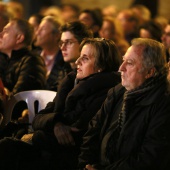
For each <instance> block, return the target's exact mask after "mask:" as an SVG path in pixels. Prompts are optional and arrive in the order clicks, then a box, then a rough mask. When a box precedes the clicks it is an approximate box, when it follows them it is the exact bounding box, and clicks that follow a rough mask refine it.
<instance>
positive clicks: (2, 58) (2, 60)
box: [0, 2, 11, 79]
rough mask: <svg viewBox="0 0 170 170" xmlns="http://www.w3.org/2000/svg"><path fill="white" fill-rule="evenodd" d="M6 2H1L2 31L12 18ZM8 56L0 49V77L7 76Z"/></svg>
mask: <svg viewBox="0 0 170 170" xmlns="http://www.w3.org/2000/svg"><path fill="white" fill-rule="evenodd" d="M6 8H7V6H6V3H3V2H0V32H2V31H3V28H4V26H5V25H7V23H8V22H9V20H10V19H11V15H10V14H9V12H8V11H7V9H6ZM7 63H8V61H7V56H6V55H5V54H3V53H2V52H1V51H0V77H1V79H4V77H5V67H6V66H7Z"/></svg>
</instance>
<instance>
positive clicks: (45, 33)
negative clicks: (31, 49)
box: [35, 20, 57, 48]
mask: <svg viewBox="0 0 170 170" xmlns="http://www.w3.org/2000/svg"><path fill="white" fill-rule="evenodd" d="M52 31H53V25H52V23H50V22H48V21H46V20H44V21H42V22H41V23H40V25H39V27H38V30H37V32H36V42H35V45H37V46H40V47H42V48H45V47H46V46H47V47H48V46H51V45H52V46H53V45H57V44H56V36H55V34H53V32H52Z"/></svg>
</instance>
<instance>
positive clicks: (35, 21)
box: [28, 14, 43, 52]
mask: <svg viewBox="0 0 170 170" xmlns="http://www.w3.org/2000/svg"><path fill="white" fill-rule="evenodd" d="M42 19H43V16H42V15H41V14H33V15H31V16H30V17H29V19H28V22H29V23H30V24H31V25H32V26H33V28H34V36H33V41H32V50H33V51H36V52H38V51H41V48H40V47H39V46H35V42H36V32H37V30H38V27H39V25H40V23H41V20H42Z"/></svg>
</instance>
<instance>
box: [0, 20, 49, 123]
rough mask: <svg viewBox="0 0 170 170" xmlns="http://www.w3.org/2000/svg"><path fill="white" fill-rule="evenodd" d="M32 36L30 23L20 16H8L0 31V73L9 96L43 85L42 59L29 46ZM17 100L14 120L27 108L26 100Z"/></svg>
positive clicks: (42, 87) (43, 68)
mask: <svg viewBox="0 0 170 170" xmlns="http://www.w3.org/2000/svg"><path fill="white" fill-rule="evenodd" d="M32 37H33V28H32V26H31V25H30V24H29V23H28V21H26V20H23V19H12V20H10V22H9V23H8V24H7V25H6V26H5V27H4V29H3V31H2V32H1V34H0V51H1V52H3V53H4V55H5V58H2V59H3V61H1V62H0V70H1V73H0V74H1V75H2V82H3V84H4V87H5V88H6V91H7V92H8V96H9V97H10V96H11V95H14V94H16V93H18V92H21V91H26V90H36V89H44V88H45V84H46V81H45V74H46V70H45V65H44V61H43V59H42V58H41V57H40V56H38V55H35V54H33V53H31V51H30V49H29V48H30V44H31V42H32ZM21 103H22V104H21ZM21 103H19V104H18V105H16V107H15V108H14V111H13V114H12V119H14V120H17V119H18V117H19V116H20V115H21V112H22V110H23V109H25V108H27V107H26V103H24V102H21ZM4 116H5V115H4Z"/></svg>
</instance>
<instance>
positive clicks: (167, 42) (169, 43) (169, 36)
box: [161, 24, 170, 49]
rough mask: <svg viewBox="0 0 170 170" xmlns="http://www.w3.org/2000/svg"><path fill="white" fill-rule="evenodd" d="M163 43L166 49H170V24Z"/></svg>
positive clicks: (163, 37) (166, 28)
mask: <svg viewBox="0 0 170 170" xmlns="http://www.w3.org/2000/svg"><path fill="white" fill-rule="evenodd" d="M161 39H162V43H163V44H164V46H165V48H166V49H169V48H170V24H169V25H167V26H166V27H165V30H164V34H163V35H162V38H161Z"/></svg>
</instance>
